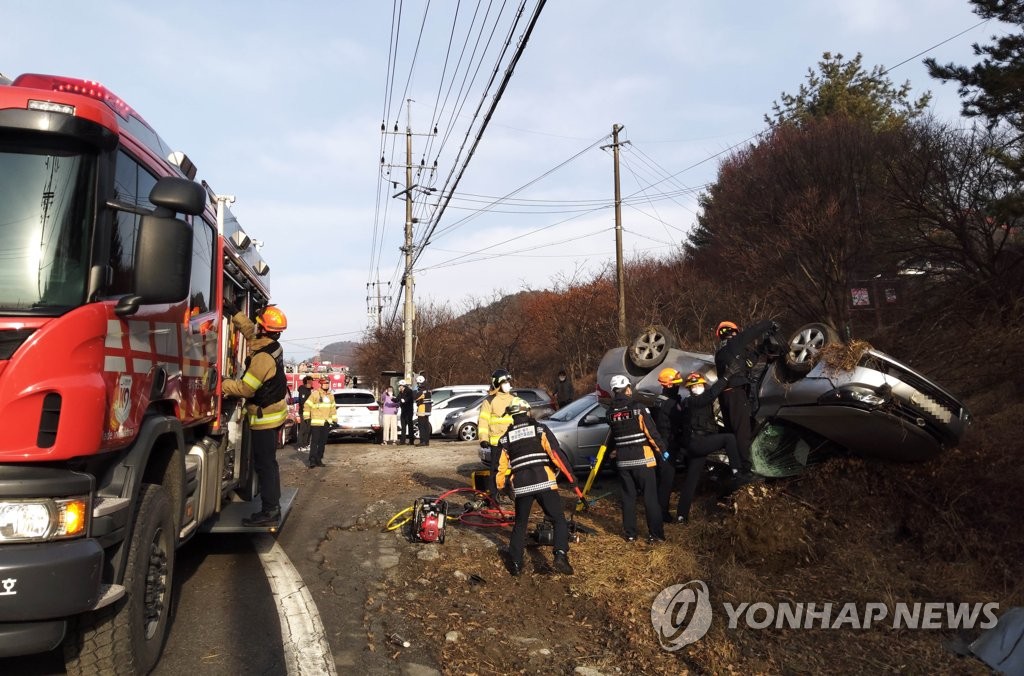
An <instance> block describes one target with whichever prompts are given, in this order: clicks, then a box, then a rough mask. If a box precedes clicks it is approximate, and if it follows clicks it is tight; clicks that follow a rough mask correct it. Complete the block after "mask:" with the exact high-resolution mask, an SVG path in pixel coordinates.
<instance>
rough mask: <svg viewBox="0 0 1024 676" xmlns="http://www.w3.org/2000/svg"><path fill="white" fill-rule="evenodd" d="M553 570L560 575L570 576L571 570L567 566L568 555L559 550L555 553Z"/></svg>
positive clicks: (569, 566) (568, 565)
mask: <svg viewBox="0 0 1024 676" xmlns="http://www.w3.org/2000/svg"><path fill="white" fill-rule="evenodd" d="M554 569H555V570H556V571H557V572H559V573H561V574H562V575H572V574H573V569H572V566H571V565H570V564H569V555H568V554H566V553H565V552H563V551H562V550H561V549H559V550H558V551H557V552H555V563H554Z"/></svg>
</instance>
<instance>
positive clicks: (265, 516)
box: [242, 507, 281, 526]
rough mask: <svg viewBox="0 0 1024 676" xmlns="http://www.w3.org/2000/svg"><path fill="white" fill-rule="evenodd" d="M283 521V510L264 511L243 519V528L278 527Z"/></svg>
mask: <svg viewBox="0 0 1024 676" xmlns="http://www.w3.org/2000/svg"><path fill="white" fill-rule="evenodd" d="M280 520H281V508H280V507H274V508H273V509H265V508H264V509H263V510H261V511H259V512H256V513H255V514H252V515H251V516H247V517H246V518H244V519H242V525H243V526H276V525H277V524H278V522H279V521H280Z"/></svg>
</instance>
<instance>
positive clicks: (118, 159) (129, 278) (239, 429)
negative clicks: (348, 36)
mask: <svg viewBox="0 0 1024 676" xmlns="http://www.w3.org/2000/svg"><path fill="white" fill-rule="evenodd" d="M195 174H196V169H195V167H194V165H193V164H192V163H191V162H190V161H189V159H188V158H187V157H186V156H185V155H184V154H183V153H180V152H173V151H172V150H171V149H170V148H169V147H168V146H167V145H166V144H165V143H164V142H163V140H162V139H161V138H160V137H159V136H158V135H157V134H156V133H155V132H154V131H153V129H152V128H151V127H150V126H149V125H148V124H146V122H145V121H144V120H143V119H142V118H141V117H140V116H139V115H138V114H137V113H136V112H135V111H134V110H133V109H132V108H131V107H130V106H129V105H128V104H126V103H125V102H124V101H123V100H121V99H120V98H118V97H117V96H115V95H114V94H113V93H112V92H111V91H110V90H108V89H106V88H104V87H103V86H101V85H99V84H97V83H95V82H89V81H85V80H76V79H71V78H66V77H54V76H48V75H34V74H30V75H22V76H20V77H18V78H16V79H15V80H14V81H13V82H12V83H10V84H0V232H2V233H3V236H2V237H0V423H2V425H3V429H2V432H0V657H5V656H12V655H23V654H30V653H34V652H42V651H49V650H52V649H54V648H56V647H57V646H59V645H62V646H63V650H64V654H65V661H66V664H67V669H68V671H69V673H146V672H148V671H149V670H150V669H152V667H153V666H154V665H155V664H156V662H157V660H158V659H159V656H160V652H161V650H162V648H163V644H164V640H165V637H166V633H167V625H168V621H169V612H168V611H169V607H170V600H171V592H172V588H173V584H174V559H175V551H176V549H177V548H178V547H180V546H181V545H182V544H183V543H185V542H186V541H187V540H189V538H191V537H192V536H193V535H195V534H196V533H199V532H203V531H213V532H232V531H244V530H254V529H245V528H243V527H242V526H241V518H242V517H244V516H247V515H248V514H250V513H252V512H253V511H256V508H255V507H254V505H253V504H249V503H250V501H252V500H253V498H254V497H255V493H256V490H257V489H256V481H255V476H254V472H253V468H252V462H251V455H250V448H249V443H248V429H247V422H246V421H245V419H244V418H245V417H244V416H241V415H240V410H239V408H240V407H239V406H238V405H237V404H236V403H234V402H232V401H231V400H228V401H226V402H223V403H222V400H221V397H220V383H221V379H222V378H225V377H226V378H231V377H237V376H238V375H239V374H240V371H241V369H242V368H243V364H244V356H245V345H244V340H243V338H242V337H241V336H240V335H238V334H237V332H235V331H234V330H233V329H232V327H231V322H230V321H228V320H227V319H226V317H225V315H224V312H223V299H224V298H225V297H228V298H229V299H231V300H232V301H233V302H234V303H236V304H237V305H238V306H239V307H241V308H243V309H245V310H246V311H247V312H249V313H250V316H254V313H255V311H256V310H257V309H258V308H259V307H260V306H263V305H265V304H267V303H268V302H269V300H270V289H269V285H268V282H267V273H268V271H269V267H268V265H267V264H266V262H265V261H264V260H263V259H262V258H261V257H260V255H259V252H258V251H257V250H256V247H255V246H253V241H252V239H251V238H250V237H249V236H248V235H246V234H245V232H244V231H243V230H242V229H241V227H240V226H239V224H238V221H237V220H236V219H235V218H234V217H233V216H232V214H231V212H230V210H229V209H228V204H229V203H230V202H232V201H233V198H231V197H229V196H223V195H218V194H216V193H214V192H213V191H212V190H211V189H210V188H209V187H208V186H207V185H206V183H205V182H204V183H202V184H200V183H197V182H195V180H194V179H195ZM282 493H283V495H282V501H281V506H282V519H283V518H284V515H286V514H287V512H288V509H289V508H290V506H291V504H292V501H293V499H294V496H295V491H294V489H287V488H286V489H284V490H283V491H282ZM255 530H260V529H255ZM262 530H273V529H262Z"/></svg>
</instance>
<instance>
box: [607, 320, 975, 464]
mask: <svg viewBox="0 0 1024 676" xmlns="http://www.w3.org/2000/svg"><path fill="white" fill-rule="evenodd" d="M773 340H774V344H772V345H768V344H766V345H765V346H764V351H765V353H766V354H767V355H768V363H767V365H764V366H762V367H761V368H760V369H759V371H758V372H757V374H756V378H755V380H754V385H753V386H752V388H751V389H752V392H751V399H752V404H753V410H754V416H755V427H754V436H753V441H752V443H751V455H752V460H753V462H754V471H755V472H758V473H759V474H762V475H766V476H787V475H791V474H796V473H799V472H800V471H801V470H802V469H803V467H805V466H807V465H809V464H813V463H814V462H816V461H818V460H820V459H823V458H825V457H829V456H831V455H834V454H836V453H852V454H855V455H860V456H865V457H873V458H880V459H884V460H892V461H899V462H911V461H921V460H926V459H928V458H931V457H933V456H935V455H937V454H938V453H940V452H941V451H942V449H944V448H948V447H952V446H956V445H957V444H958V443H959V442H960V440H961V438H962V437H963V435H964V433H965V431H966V429H967V427H968V425H969V423H970V412H969V411H968V410H967V407H966V406H965V405H964V404H963V402H961V401H960V400H959V399H957V398H956V397H955V396H954V395H953V394H951V393H950V392H949V391H947V390H946V389H944V388H942V387H941V386H939V385H938V384H936V383H935V382H933V381H932V380H930V379H929V378H927V377H925V376H924V375H922V374H920V373H918V372H917V371H915V370H913V369H911V368H910V367H909V366H907V365H905V364H902V363H900V362H899V361H898V360H896V359H895V358H893V357H891V356H889V355H887V354H885V353H883V352H881V351H879V350H875V349H873V348H871V347H870V346H868V345H867V344H866V343H860V344H859V345H858V344H855V345H851V346H842V345H841V344H838V339H837V336H836V334H835V332H834V331H832V330H831V329H830V328H828V327H827V326H825V325H823V324H809V325H806V326H804V327H802V328H801V329H799V330H798V331H796V332H795V333H794V334H793V335H792V336H791V337H790V339H789V341H788V342H782V341H780V340H778V338H777V337H775V338H774V339H773ZM767 342H768V341H766V343H767ZM673 344H674V343H673V341H672V339H671V336H667V335H666V334H665V332H664V330H660V329H657V328H655V329H651V330H649V331H647V332H645V334H643V335H641V336H640V337H639V338H637V340H636V341H634V343H633V344H632V345H630V346H629V347H620V348H614V349H612V350H609V351H608V352H607V353H606V354H605V356H604V358H603V359H602V360H601V364H600V366H599V367H598V372H597V382H598V387H599V388H601V389H604V390H607V389H608V382H609V380H610V379H611V377H612V376H613V375H616V374H625V375H627V376H628V377H629V378H630V381H631V382H632V383H633V387H634V389H635V390H636V391H637V392H638V393H639V395H640V396H641V397H643V396H648V397H651V398H652V399H653V398H654V397H656V396H657V395H659V394H660V393H661V385H660V384H659V383H658V372H659V371H660V370H661V369H663V368H666V367H671V368H674V369H677V370H678V371H680V372H681V373H683V374H686V373H689V372H693V371H696V372H699V373H701V374H702V375H704V377H705V378H707V379H708V380H709V381H713V380H716V379H717V374H716V372H715V362H714V355H711V354H706V353H697V352H688V351H685V350H680V349H676V348H675V347H673ZM835 348H840V349H842V350H844V352H843V354H844V355H845V357H846V359H844V360H843V363H836V360H829V359H822V358H819V357H820V356H822V355H824V354H827V351H828V350H830V349H835ZM847 348H848V349H847ZM682 395H683V396H684V397H685V396H686V395H687V392H686V390H685V388H684V389H683V391H682Z"/></svg>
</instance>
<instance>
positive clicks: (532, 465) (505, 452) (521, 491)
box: [491, 397, 576, 575]
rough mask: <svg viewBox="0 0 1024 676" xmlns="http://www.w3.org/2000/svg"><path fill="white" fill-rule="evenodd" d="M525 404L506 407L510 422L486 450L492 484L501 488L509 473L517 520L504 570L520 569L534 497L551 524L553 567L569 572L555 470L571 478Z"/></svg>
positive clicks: (559, 452)
mask: <svg viewBox="0 0 1024 676" xmlns="http://www.w3.org/2000/svg"><path fill="white" fill-rule="evenodd" d="M529 411H530V405H529V404H528V403H526V402H525V401H523V400H522V399H519V398H518V397H517V398H515V399H513V400H512V403H511V404H509V406H508V407H507V408H506V409H505V411H504V413H505V415H507V416H509V417H510V418H512V424H511V425H510V426H509V427H508V429H506V430H505V433H504V434H503V435H502V436H501V437H500V438H499V439H498V443H497V445H496V446H495V447H493V448H492V449H491V450H492V452H494V453H495V454H497V456H498V471H497V475H496V479H495V481H496V483H497V487H498V490H504V489H505V485H506V479H507V477H509V476H510V475H511V485H512V494H513V496H514V499H515V505H516V522H515V525H514V526H513V527H512V537H511V539H510V540H509V545H508V557H509V558H508V569H509V572H510V573H512V575H519V574H520V573H521V572H522V571H523V550H524V548H525V546H526V528H527V526H528V525H529V521H530V510H532V509H533V502H534V500H536V501H537V502H538V503H540V507H541V509H542V510H544V514H545V515H546V516H547V518H548V519H550V520H551V522H552V523H553V524H554V531H555V533H554V536H555V538H554V543H553V544H554V564H553V568H554V569H555V570H556V571H558V572H559V573H562V574H563V575H572V573H573V569H572V566H571V565H570V564H569V524H568V523H567V522H566V520H565V513H564V512H563V509H564V507H563V506H562V499H561V498H560V497H559V495H558V483H557V477H558V474H559V473H561V474H563V475H564V476H565V477H566V478H567V479H568V480H569V482H570V483H575V481H576V477H575V476H573V474H572V472H571V471H569V469H568V461H567V459H566V458H565V457H564V455H563V454H562V450H561V449H560V448H559V446H558V441H557V440H556V439H555V435H553V434H552V433H551V431H550V430H549V429H548V428H547V427H546V426H544V425H543V424H541V423H539V422H535V421H534V420H533V419H532V418H530V417H529V415H528V413H529Z"/></svg>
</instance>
